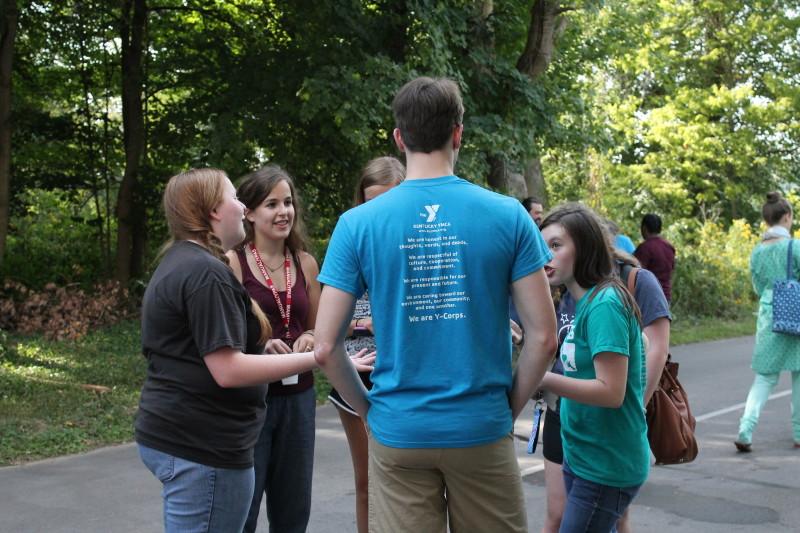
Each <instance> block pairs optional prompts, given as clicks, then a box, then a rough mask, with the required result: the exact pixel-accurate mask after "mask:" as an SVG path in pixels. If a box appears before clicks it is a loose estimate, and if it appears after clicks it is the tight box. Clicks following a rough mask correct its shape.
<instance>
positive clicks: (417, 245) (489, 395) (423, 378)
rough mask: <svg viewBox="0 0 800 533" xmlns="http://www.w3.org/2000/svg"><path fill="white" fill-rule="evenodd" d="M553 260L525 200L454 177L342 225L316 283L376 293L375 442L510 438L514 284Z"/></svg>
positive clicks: (398, 195)
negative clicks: (511, 298) (510, 309)
mask: <svg viewBox="0 0 800 533" xmlns="http://www.w3.org/2000/svg"><path fill="white" fill-rule="evenodd" d="M549 260H550V252H549V251H548V249H547V246H546V244H545V242H544V240H543V239H542V237H541V234H540V233H539V230H538V229H537V228H536V226H535V225H534V224H533V221H532V220H531V218H530V216H529V215H528V213H526V212H525V209H524V208H523V207H522V205H521V204H520V203H519V202H518V201H516V200H514V199H513V198H509V197H507V196H503V195H500V194H497V193H493V192H490V191H487V190H485V189H483V188H481V187H478V186H476V185H473V184H471V183H469V182H467V181H464V180H462V179H461V178H458V177H456V176H444V177H438V178H432V179H422V180H406V181H404V182H403V183H401V184H400V185H398V186H397V187H395V188H394V189H392V190H390V191H388V192H386V193H385V194H382V195H380V196H379V197H377V198H375V199H374V200H371V201H370V202H367V203H365V204H363V205H361V206H359V207H356V208H354V209H351V210H350V211H348V212H346V213H345V214H343V215H342V216H341V217H340V218H339V222H338V223H337V225H336V229H335V230H334V232H333V236H332V237H331V241H330V244H329V246H328V252H327V255H326V256H325V262H324V263H323V265H322V272H321V274H320V276H319V281H320V282H322V283H325V284H327V285H331V286H333V287H336V288H338V289H341V290H343V291H346V292H349V293H350V294H352V295H354V296H355V297H358V296H360V295H361V294H362V293H363V292H364V291H365V290H366V289H369V297H370V301H371V304H372V323H373V326H374V328H375V341H376V344H377V347H378V357H377V360H376V362H375V369H374V371H373V372H372V381H373V383H374V386H373V388H372V390H371V391H370V393H369V401H370V404H371V408H370V410H369V416H368V422H369V425H370V429H371V431H372V434H373V436H374V437H375V438H376V439H377V440H378V442H380V443H381V444H383V445H385V446H390V447H394V448H438V447H441V448H459V447H468V446H477V445H481V444H486V443H489V442H493V441H495V440H497V439H499V438H500V437H502V436H503V435H505V434H507V433H508V432H509V431H511V409H510V407H509V403H508V394H509V392H510V390H511V381H512V379H511V377H512V376H511V336H510V332H509V327H508V320H509V313H508V293H509V286H510V284H511V283H512V282H514V281H517V280H518V279H520V278H523V277H525V276H527V275H529V274H531V273H533V272H535V271H537V270H539V269H540V268H542V267H543V266H544V264H545V263H547V262H548V261H549Z"/></svg>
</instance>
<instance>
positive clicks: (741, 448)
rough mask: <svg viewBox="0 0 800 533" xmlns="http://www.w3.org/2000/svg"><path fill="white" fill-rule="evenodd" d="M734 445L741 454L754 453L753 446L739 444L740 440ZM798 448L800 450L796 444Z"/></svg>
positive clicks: (799, 446) (743, 443) (744, 443)
mask: <svg viewBox="0 0 800 533" xmlns="http://www.w3.org/2000/svg"><path fill="white" fill-rule="evenodd" d="M733 445H734V446H736V449H737V450H738V451H740V452H741V453H749V452H752V451H753V445H752V444H750V443H747V442H739V441H738V440H735V441H733ZM795 447H796V448H800V445H799V444H797V443H795Z"/></svg>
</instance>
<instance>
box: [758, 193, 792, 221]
mask: <svg viewBox="0 0 800 533" xmlns="http://www.w3.org/2000/svg"><path fill="white" fill-rule="evenodd" d="M791 212H792V206H791V204H789V201H788V200H787V199H786V198H784V197H783V195H782V194H781V193H780V192H779V191H772V192H768V193H767V202H766V203H765V204H764V206H763V207H762V208H761V216H763V217H764V222H766V223H767V224H768V225H770V226H774V225H776V224H777V223H778V222H780V221H781V219H782V218H783V217H784V216H785V215H786V214H788V213H791Z"/></svg>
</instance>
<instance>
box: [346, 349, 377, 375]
mask: <svg viewBox="0 0 800 533" xmlns="http://www.w3.org/2000/svg"><path fill="white" fill-rule="evenodd" d="M375 355H376V352H374V351H373V352H369V353H367V349H366V348H364V349H363V350H361V351H360V352H358V353H357V354H355V355H351V356H350V362H352V363H353V366H355V367H356V370H358V371H359V372H372V369H373V366H374V365H375Z"/></svg>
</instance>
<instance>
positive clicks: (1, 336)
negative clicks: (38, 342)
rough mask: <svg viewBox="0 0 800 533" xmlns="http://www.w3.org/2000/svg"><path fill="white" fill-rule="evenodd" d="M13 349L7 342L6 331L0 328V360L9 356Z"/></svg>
mask: <svg viewBox="0 0 800 533" xmlns="http://www.w3.org/2000/svg"><path fill="white" fill-rule="evenodd" d="M13 349H14V348H13V346H11V344H10V343H9V342H8V333H6V332H5V330H3V329H0V361H2V360H3V359H4V358H6V357H10V356H11V355H12V352H13Z"/></svg>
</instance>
